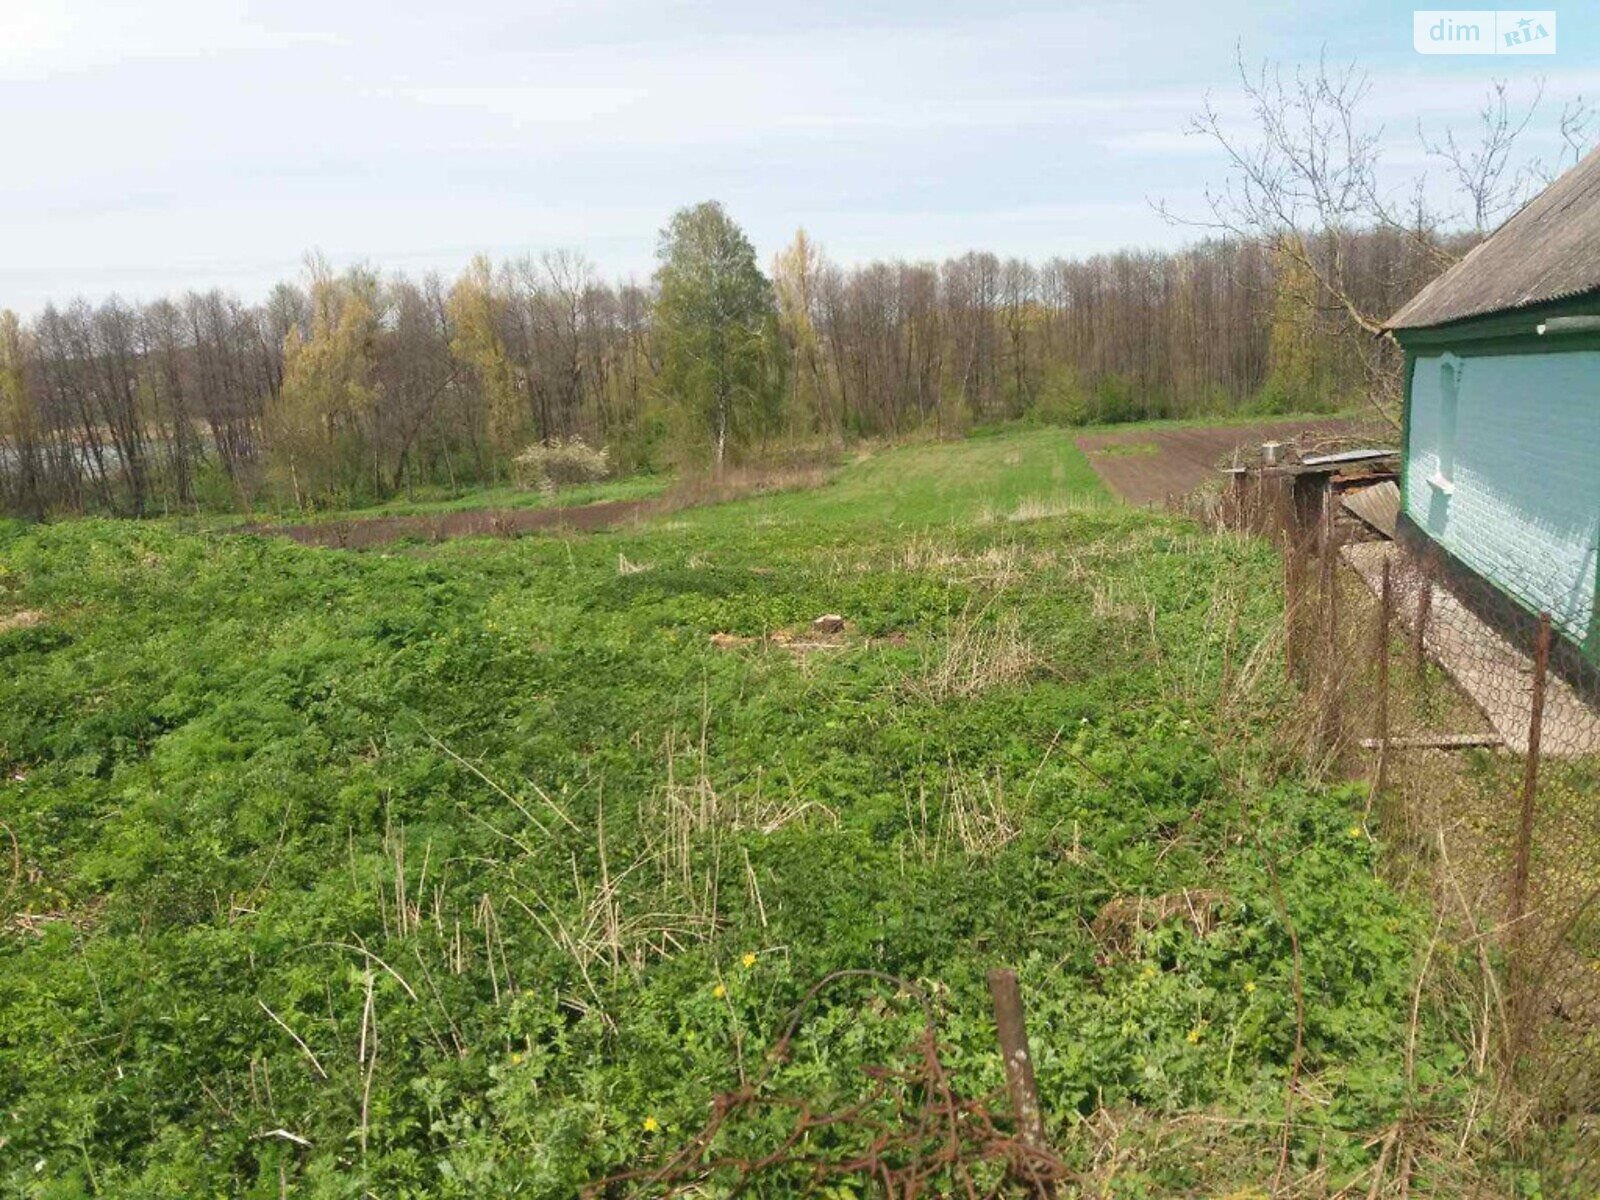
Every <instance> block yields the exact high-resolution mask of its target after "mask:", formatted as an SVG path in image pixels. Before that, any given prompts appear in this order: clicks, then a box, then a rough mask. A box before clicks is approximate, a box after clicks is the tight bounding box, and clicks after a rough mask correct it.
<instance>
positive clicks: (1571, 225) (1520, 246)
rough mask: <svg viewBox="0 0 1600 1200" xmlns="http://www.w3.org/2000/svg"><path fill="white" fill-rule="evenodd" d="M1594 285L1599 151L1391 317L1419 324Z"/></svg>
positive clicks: (1398, 323)
mask: <svg viewBox="0 0 1600 1200" xmlns="http://www.w3.org/2000/svg"><path fill="white" fill-rule="evenodd" d="M1597 290H1600V150H1595V151H1592V152H1591V153H1590V154H1589V155H1588V156H1587V157H1586V158H1585V159H1584V160H1583V161H1582V162H1580V163H1579V164H1578V165H1577V166H1575V167H1573V168H1572V170H1570V171H1568V172H1567V173H1566V174H1565V175H1563V176H1561V178H1559V179H1557V180H1556V181H1555V182H1554V183H1552V184H1551V185H1550V186H1549V187H1547V188H1545V190H1544V191H1542V192H1540V193H1539V194H1538V195H1537V196H1535V197H1534V198H1533V199H1532V200H1530V201H1529V202H1528V203H1527V204H1526V205H1524V206H1523V207H1522V208H1521V209H1520V210H1519V211H1518V212H1517V213H1516V215H1515V216H1513V217H1512V218H1511V219H1510V220H1508V221H1507V222H1506V223H1505V224H1504V225H1502V226H1500V228H1499V229H1497V230H1496V231H1495V232H1494V233H1493V234H1492V235H1491V236H1490V237H1489V238H1488V239H1487V240H1485V241H1483V242H1480V243H1479V244H1478V245H1477V246H1475V247H1474V248H1473V249H1472V251H1471V252H1470V253H1469V254H1468V255H1467V256H1466V257H1465V258H1463V259H1462V260H1461V261H1460V262H1458V263H1456V264H1455V266H1453V267H1451V268H1450V269H1449V270H1448V271H1446V272H1445V273H1444V274H1443V275H1440V276H1439V277H1438V278H1437V279H1435V280H1434V281H1433V282H1432V283H1430V284H1428V286H1427V287H1425V288H1423V289H1422V290H1421V291H1420V292H1418V293H1417V294H1416V295H1415V296H1413V297H1412V298H1411V301H1410V303H1408V304H1407V305H1405V307H1403V308H1402V309H1401V310H1400V311H1399V312H1397V313H1395V315H1394V316H1392V317H1390V318H1389V321H1388V326H1387V327H1388V328H1390V329H1423V328H1427V327H1429V326H1433V325H1445V324H1448V323H1450V322H1452V321H1461V320H1465V319H1467V318H1468V317H1482V316H1488V315H1489V314H1491V313H1498V312H1507V311H1511V310H1514V309H1519V308H1527V307H1529V306H1531V305H1535V304H1545V303H1548V302H1550V301H1552V300H1564V299H1568V298H1570V297H1573V296H1579V295H1582V294H1583V293H1585V292H1592V291H1597Z"/></svg>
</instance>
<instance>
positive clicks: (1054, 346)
mask: <svg viewBox="0 0 1600 1200" xmlns="http://www.w3.org/2000/svg"><path fill="white" fill-rule="evenodd" d="M1303 254H1310V255H1312V256H1315V257H1318V258H1326V259H1330V260H1331V259H1334V258H1337V259H1338V260H1339V262H1340V270H1341V272H1342V277H1343V278H1344V279H1345V280H1346V283H1347V285H1348V287H1349V288H1350V290H1351V291H1352V293H1353V294H1355V295H1357V296H1359V297H1360V299H1361V301H1362V303H1364V304H1365V305H1367V306H1368V307H1370V308H1371V309H1372V310H1373V311H1380V312H1381V311H1388V310H1392V309H1394V308H1397V307H1398V306H1399V304H1400V303H1401V302H1402V301H1403V300H1404V299H1405V298H1406V297H1407V296H1408V295H1410V294H1411V292H1413V291H1414V290H1415V289H1416V287H1418V286H1420V284H1421V283H1422V282H1424V281H1425V280H1426V278H1427V277H1428V275H1429V274H1430V273H1431V272H1432V271H1433V270H1436V269H1437V263H1436V261H1435V259H1434V257H1433V256H1432V255H1431V254H1430V253H1426V252H1424V251H1423V250H1422V249H1420V248H1419V246H1418V244H1417V242H1416V240H1415V239H1414V238H1411V237H1408V236H1404V235H1402V234H1400V233H1397V232H1394V231H1390V230H1383V229H1377V230H1368V231H1359V232H1352V233H1343V234H1337V235H1334V234H1326V235H1323V237H1322V238H1321V239H1320V242H1313V243H1311V244H1306V245H1302V246H1301V247H1300V248H1299V251H1298V252H1297V253H1293V254H1291V253H1288V252H1287V251H1286V250H1285V249H1284V248H1283V247H1282V246H1275V245H1273V244H1270V243H1268V242H1266V241H1264V240H1261V239H1241V238H1225V239H1217V240H1209V241H1205V242H1202V243H1201V244H1199V245H1196V246H1193V247H1191V248H1188V249H1184V250H1181V251H1177V252H1143V253H1141V252H1131V251H1130V252H1123V253H1116V254H1108V255H1101V256H1096V257H1093V258H1089V259H1083V260H1073V259H1064V258H1055V259H1051V260H1049V261H1047V262H1044V263H1038V264H1035V263H1030V262H1025V261H1022V260H1019V259H1015V258H1010V259H1002V258H999V257H997V256H996V255H993V254H987V253H981V252H973V253H969V254H966V255H963V256H961V257H959V258H954V259H950V260H948V261H945V262H943V263H932V262H903V261H885V262H873V263H868V264H865V265H858V266H846V265H842V264H838V263H835V262H832V261H830V260H829V259H828V258H827V256H826V255H825V254H824V253H823V252H822V251H821V249H820V248H819V247H817V246H816V245H815V243H814V242H812V241H811V239H810V238H808V237H807V235H806V234H805V233H804V232H803V231H802V232H800V233H799V234H797V235H796V236H795V238H794V240H793V242H792V243H791V244H790V245H789V246H787V247H786V248H785V249H784V250H783V251H782V252H780V253H779V254H778V255H777V256H776V257H775V259H774V260H773V262H772V264H771V267H770V273H767V272H762V271H761V270H760V269H759V268H758V267H757V265H756V260H755V255H754V251H753V249H751V248H750V246H749V243H748V241H747V240H746V239H745V238H744V236H743V234H742V233H741V232H739V231H738V228H737V226H735V225H734V224H733V223H732V221H731V219H730V218H728V216H727V214H726V213H725V212H723V210H722V209H721V208H720V206H716V205H701V206H698V207H696V208H693V209H687V210H685V211H684V212H683V213H680V214H679V215H678V216H677V217H675V218H674V224H673V226H671V227H669V229H668V231H667V233H666V234H665V235H664V236H663V250H662V267H661V269H660V270H659V271H658V272H657V274H656V276H655V278H654V279H653V280H652V281H651V282H650V283H649V284H648V285H639V284H636V283H610V282H607V281H604V280H602V279H600V278H599V277H598V276H597V274H596V272H595V270H594V268H593V267H592V266H591V265H590V264H589V263H588V262H587V261H586V260H584V259H583V258H582V257H581V256H579V255H577V254H573V253H568V252H560V253H552V254H547V255H544V256H543V257H540V258H537V259H521V260H517V261H514V262H507V263H502V264H499V265H495V264H492V263H490V262H489V261H488V260H487V259H483V258H479V259H476V260H474V261H473V262H472V263H471V264H470V266H468V268H467V269H466V270H465V271H464V272H463V273H462V274H461V275H460V276H459V278H457V279H455V280H453V281H450V282H446V281H444V280H442V279H440V278H439V277H437V276H433V275H430V276H427V277H425V278H422V279H420V280H419V279H411V278H407V277H406V276H403V275H389V276H381V275H379V274H378V273H377V272H375V271H373V270H372V269H370V268H367V267H353V268H350V269H348V270H345V271H342V272H334V271H333V270H331V269H330V268H329V267H328V266H327V264H326V263H324V262H322V261H320V260H317V259H313V260H312V261H311V262H310V263H309V265H308V268H307V271H306V275H305V278H304V279H303V280H302V281H299V282H296V283H284V284H280V285H278V286H277V287H275V288H274V289H273V290H272V292H271V294H270V295H269V296H268V297H267V298H266V300H265V301H264V302H262V303H258V304H247V303H245V302H243V301H241V300H240V299H239V298H237V297H235V296H230V295H226V294H224V293H222V292H219V291H210V292H191V293H189V294H186V295H184V296H180V297H173V298H164V299H159V300H155V301H153V302H150V303H145V304H137V305H135V304H130V303H128V302H126V301H124V300H121V299H118V298H116V297H113V298H111V299H108V300H105V301H103V302H101V303H99V304H90V303H88V302H86V301H82V300H79V301H76V302H74V303H71V304H69V305H66V306H65V307H56V306H53V305H52V306H50V307H47V308H46V309H44V310H43V311H42V312H41V313H39V314H38V315H37V316H36V317H34V318H33V319H31V320H28V321H22V320H20V319H19V318H18V317H17V316H16V315H15V314H13V313H9V312H7V313H4V314H3V315H0V503H3V505H4V507H5V509H6V510H7V511H9V512H11V513H15V514H23V515H29V516H43V515H47V514H49V513H53V512H85V511H107V512H122V513H131V514H147V513H154V512H171V511H182V510H196V509H219V508H230V507H234V508H242V509H252V508H256V507H260V506H263V505H266V506H278V507H281V506H295V507H301V508H312V507H316V506H319V505H328V504H349V503H360V502H364V501H373V500H381V499H385V498H388V497H392V496H396V495H400V494H407V493H412V492H414V491H415V489H417V488H419V487H425V488H434V489H437V488H444V489H449V490H452V491H456V490H460V489H462V488H464V487H467V486H472V485H481V484H486V483H493V482H497V481H504V480H506V479H508V478H510V477H511V475H512V473H513V463H514V460H515V458H516V455H517V454H518V453H519V452H520V451H521V450H523V449H524V448H525V447H527V446H529V445H532V444H541V443H542V444H549V443H551V442H554V441H559V440H561V439H570V438H582V439H584V440H585V441H587V442H589V443H590V444H592V445H596V446H601V445H603V446H606V447H608V448H609V450H610V452H611V459H612V461H613V462H614V463H615V464H617V465H618V466H619V467H621V468H623V469H629V468H635V469H637V468H656V467H661V466H664V465H667V464H668V463H697V462H721V461H722V460H723V459H724V458H726V457H729V456H735V457H737V456H740V455H750V454H754V453H763V452H764V453H771V452H773V451H775V450H781V449H782V448H784V447H786V446H791V445H795V444H799V443H806V444H815V443H818V442H831V443H840V442H844V441H848V440H850V439H854V438H863V437H897V436H905V435H908V434H911V433H913V432H916V431H919V430H937V431H945V432H948V431H959V430H960V429H963V428H965V427H967V426H968V425H970V424H972V423H973V422H987V421H997V420H1005V419H1012V418H1018V417H1027V416H1033V417H1036V418H1038V419H1042V420H1050V421H1058V422H1062V423H1087V422H1099V421H1122V420H1130V419H1137V418H1143V417H1158V416H1193V415H1204V414H1213V413H1223V412H1231V411H1239V410H1242V409H1256V410H1260V411H1267V412H1277V411H1291V410H1315V409H1327V408H1332V407H1337V406H1342V405H1348V404H1351V403H1356V402H1359V400H1360V399H1361V397H1362V396H1363V395H1364V394H1365V392H1366V389H1367V385H1368V369H1369V364H1367V363H1366V362H1365V361H1364V360H1363V355H1364V354H1366V353H1368V351H1366V350H1363V349H1362V348H1360V347H1356V348H1355V349H1354V350H1353V349H1352V344H1351V342H1350V341H1349V340H1348V339H1341V338H1340V337H1339V336H1337V334H1338V331H1339V327H1340V326H1342V325H1343V324H1344V323H1345V317H1344V314H1343V313H1342V312H1340V311H1339V310H1338V308H1337V306H1334V305H1330V304H1329V303H1327V302H1326V299H1325V297H1324V296H1322V295H1321V289H1320V288H1319V286H1318V283H1317V280H1316V278H1315V277H1314V275H1313V274H1312V273H1311V272H1310V271H1309V270H1308V269H1306V267H1305V266H1304V265H1303V263H1302V255H1303ZM719 256H720V257H719ZM719 272H720V274H718V273H719ZM708 281H710V282H708ZM719 281H720V282H719ZM719 356H720V357H719Z"/></svg>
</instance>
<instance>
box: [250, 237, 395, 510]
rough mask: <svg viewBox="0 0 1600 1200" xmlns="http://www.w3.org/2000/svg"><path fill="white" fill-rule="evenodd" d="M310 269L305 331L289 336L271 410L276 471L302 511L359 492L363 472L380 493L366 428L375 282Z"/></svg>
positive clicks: (371, 400) (372, 390)
mask: <svg viewBox="0 0 1600 1200" xmlns="http://www.w3.org/2000/svg"><path fill="white" fill-rule="evenodd" d="M310 269H311V292H310V295H311V321H310V330H309V333H307V334H304V335H303V334H302V333H301V331H300V329H299V328H298V327H294V328H291V329H290V330H289V334H288V337H287V338H286V339H285V341H284V347H283V387H282V390H281V392H280V394H279V397H278V402H277V404H276V405H275V406H273V408H272V409H271V410H270V416H271V424H270V434H271V439H272V455H273V460H274V466H275V468H276V470H277V472H278V474H279V475H280V477H281V478H283V479H285V480H286V481H287V482H288V484H289V487H290V488H291V490H292V491H293V493H294V499H295V503H296V504H297V505H300V506H302V507H304V506H305V505H307V504H308V503H311V502H313V501H316V500H320V499H323V498H326V497H328V496H330V495H335V494H339V493H341V492H345V491H352V490H354V489H355V488H357V487H359V486H360V484H361V482H362V480H363V479H364V478H365V477H366V475H367V472H368V469H369V466H370V468H371V471H372V473H373V475H374V486H375V489H381V480H379V479H377V474H378V470H379V464H378V462H377V459H376V458H375V456H374V455H373V454H372V453H371V449H372V447H373V446H375V442H374V441H373V439H372V437H371V429H370V423H371V417H372V414H373V411H374V409H375V407H376V403H377V399H378V387H377V383H376V381H375V379H374V354H375V349H376V343H377V339H378V333H379V328H378V301H377V292H378V282H377V279H376V278H375V277H374V276H372V275H371V274H370V273H369V272H365V271H351V272H348V273H347V274H345V275H342V276H338V277H336V276H334V275H333V274H332V273H331V272H330V271H329V270H328V267H327V265H326V264H325V263H322V262H321V261H319V260H313V261H312V263H311V268H310Z"/></svg>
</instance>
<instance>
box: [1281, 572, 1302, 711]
mask: <svg viewBox="0 0 1600 1200" xmlns="http://www.w3.org/2000/svg"><path fill="white" fill-rule="evenodd" d="M1299 623H1300V580H1299V571H1298V568H1297V565H1296V563H1295V554H1294V547H1293V546H1292V545H1290V544H1289V543H1287V542H1285V543H1284V547H1283V669H1284V672H1285V673H1286V674H1287V675H1288V676H1289V680H1290V682H1293V681H1294V678H1295V672H1296V670H1297V668H1298V667H1299V665H1300V664H1299V663H1298V662H1297V661H1296V660H1295V630H1296V627H1297V626H1298V625H1299Z"/></svg>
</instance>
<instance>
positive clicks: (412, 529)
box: [241, 498, 665, 550]
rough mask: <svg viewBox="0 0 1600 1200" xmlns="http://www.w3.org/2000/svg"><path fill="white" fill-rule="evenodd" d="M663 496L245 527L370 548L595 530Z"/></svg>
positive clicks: (659, 504)
mask: <svg viewBox="0 0 1600 1200" xmlns="http://www.w3.org/2000/svg"><path fill="white" fill-rule="evenodd" d="M664 509H665V505H664V502H663V501H662V500H661V499H659V498H652V499H648V500H602V501H600V502H599V503H597V504H575V505H571V506H569V507H566V508H477V509H465V510H462V511H459V512H446V513H435V514H429V515H427V516H415V517H356V518H353V519H351V520H348V521H316V522H308V523H306V524H301V525H247V526H245V527H244V528H243V529H242V530H241V532H244V533H268V534H273V535H275V536H277V537H286V538H292V539H293V540H295V541H297V542H299V543H300V544H301V545H304V546H331V547H335V548H337V549H342V550H364V549H366V548H367V547H369V546H382V545H386V544H388V543H390V542H399V541H426V542H442V541H445V540H446V539H448V538H461V537H497V536H498V537H514V536H515V535H517V534H519V533H530V532H533V531H534V530H550V529H571V530H576V531H577V532H580V533H589V532H592V531H594V530H596V529H609V528H611V527H612V526H614V525H621V524H622V523H624V522H625V521H630V520H633V519H635V518H637V517H643V516H648V515H650V514H652V513H655V512H660V511H664Z"/></svg>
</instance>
